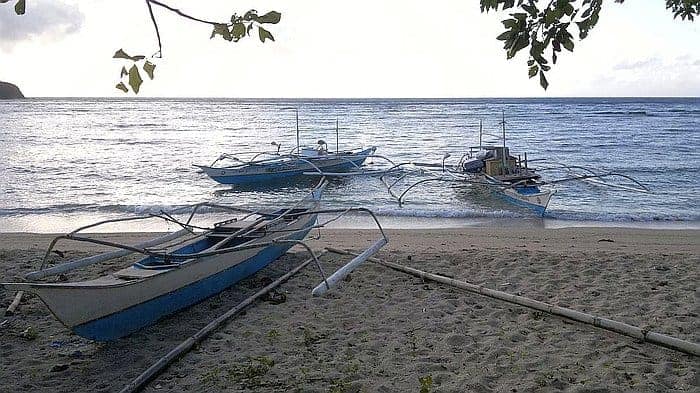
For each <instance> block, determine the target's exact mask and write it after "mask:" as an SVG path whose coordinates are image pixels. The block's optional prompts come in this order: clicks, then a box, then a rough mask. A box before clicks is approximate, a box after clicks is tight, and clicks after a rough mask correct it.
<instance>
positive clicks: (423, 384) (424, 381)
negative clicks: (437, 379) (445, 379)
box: [418, 375, 433, 393]
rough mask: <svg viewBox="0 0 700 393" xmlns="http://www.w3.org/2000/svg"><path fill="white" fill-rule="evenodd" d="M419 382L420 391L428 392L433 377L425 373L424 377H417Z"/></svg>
mask: <svg viewBox="0 0 700 393" xmlns="http://www.w3.org/2000/svg"><path fill="white" fill-rule="evenodd" d="M418 382H420V393H430V389H432V387H433V377H432V376H430V375H427V376H425V377H420V378H418Z"/></svg>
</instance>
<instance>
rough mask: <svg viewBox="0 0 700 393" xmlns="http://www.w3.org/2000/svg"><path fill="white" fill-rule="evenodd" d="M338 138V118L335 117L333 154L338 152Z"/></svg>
mask: <svg viewBox="0 0 700 393" xmlns="http://www.w3.org/2000/svg"><path fill="white" fill-rule="evenodd" d="M339 140H340V138H339V137H338V118H337V117H336V118H335V154H336V155H337V154H340V142H339Z"/></svg>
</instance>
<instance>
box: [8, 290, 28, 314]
mask: <svg viewBox="0 0 700 393" xmlns="http://www.w3.org/2000/svg"><path fill="white" fill-rule="evenodd" d="M22 296H24V291H17V294H16V295H15V298H14V300H12V303H10V306H9V307H7V310H5V316H6V317H9V316H10V315H13V314H14V313H15V310H16V309H17V307H19V302H21V301H22Z"/></svg>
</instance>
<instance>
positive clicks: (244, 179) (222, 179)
mask: <svg viewBox="0 0 700 393" xmlns="http://www.w3.org/2000/svg"><path fill="white" fill-rule="evenodd" d="M366 159H367V157H363V158H361V159H358V160H352V162H353V163H354V164H355V165H357V166H360V165H362V163H363V162H365V160H366ZM355 165H353V164H352V163H350V162H343V163H341V164H337V165H331V166H328V167H322V168H320V169H321V170H322V171H324V172H344V171H348V170H351V169H355ZM312 171H315V169H312V168H303V169H299V170H293V171H284V172H269V173H261V174H255V175H233V176H211V178H212V179H214V180H215V181H217V182H219V183H221V184H251V183H264V182H272V181H276V180H283V179H290V178H293V177H297V176H302V174H303V173H304V172H312Z"/></svg>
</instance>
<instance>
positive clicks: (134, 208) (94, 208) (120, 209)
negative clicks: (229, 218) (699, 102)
mask: <svg viewBox="0 0 700 393" xmlns="http://www.w3.org/2000/svg"><path fill="white" fill-rule="evenodd" d="M193 205H194V204H174V205H168V204H154V205H95V204H64V205H55V206H44V207H34V208H26V207H15V208H12V207H9V208H0V217H2V216H30V215H47V214H54V215H55V214H58V215H62V214H75V213H82V214H87V215H90V214H124V215H149V214H161V213H168V214H174V213H186V212H188V209H190V208H192V206H193ZM198 211H199V212H201V213H225V212H228V211H229V210H227V209H225V208H220V207H212V206H202V207H200V208H199V209H198Z"/></svg>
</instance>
